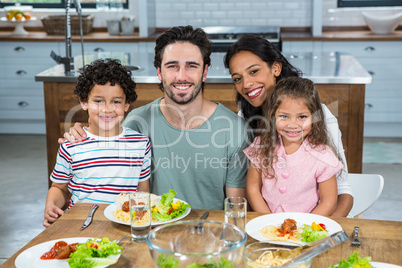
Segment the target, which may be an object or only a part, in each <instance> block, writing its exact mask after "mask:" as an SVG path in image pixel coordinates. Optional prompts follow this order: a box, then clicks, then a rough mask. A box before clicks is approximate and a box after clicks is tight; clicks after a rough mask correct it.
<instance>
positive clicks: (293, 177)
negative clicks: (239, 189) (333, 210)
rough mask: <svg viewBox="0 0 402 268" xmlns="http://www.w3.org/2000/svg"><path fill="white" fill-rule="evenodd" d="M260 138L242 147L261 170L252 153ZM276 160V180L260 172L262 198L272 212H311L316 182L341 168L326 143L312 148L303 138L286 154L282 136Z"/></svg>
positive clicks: (317, 198)
mask: <svg viewBox="0 0 402 268" xmlns="http://www.w3.org/2000/svg"><path fill="white" fill-rule="evenodd" d="M259 144H260V138H259V137H256V138H255V139H254V142H253V143H252V144H251V145H250V146H249V147H248V148H246V149H245V150H244V153H245V154H246V155H247V157H248V158H249V159H250V161H251V162H252V163H253V164H254V165H255V166H256V167H257V168H260V169H261V161H260V157H258V156H255V150H256V147H257V148H258V146H259ZM275 152H276V154H277V155H278V161H277V162H276V163H274V165H273V167H274V171H275V175H276V179H268V178H267V177H266V176H264V173H262V176H263V177H262V189H261V193H262V197H263V198H264V199H265V202H267V204H268V206H269V208H270V210H271V211H272V213H278V212H306V213H309V212H311V211H312V210H313V209H314V208H315V207H316V206H317V205H318V203H319V200H320V198H319V193H318V183H320V182H323V181H326V180H328V179H330V178H331V177H332V176H334V175H335V174H336V173H337V172H338V171H339V170H341V169H342V168H343V165H342V163H341V162H340V161H339V160H338V158H337V157H336V155H335V154H334V153H333V151H332V150H331V149H330V147H329V146H326V145H320V146H317V147H315V148H312V147H311V146H310V144H309V142H308V141H307V139H304V141H303V143H302V145H301V146H300V148H299V149H298V150H297V151H296V152H295V153H293V154H291V155H287V154H286V152H285V148H284V147H283V143H282V139H280V144H278V145H277V147H276V148H275Z"/></svg>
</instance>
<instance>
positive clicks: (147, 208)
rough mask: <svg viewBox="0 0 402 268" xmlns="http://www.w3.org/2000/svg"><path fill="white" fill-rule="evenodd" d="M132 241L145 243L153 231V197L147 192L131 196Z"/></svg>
mask: <svg viewBox="0 0 402 268" xmlns="http://www.w3.org/2000/svg"><path fill="white" fill-rule="evenodd" d="M129 200H130V225H131V240H133V241H134V242H145V240H146V238H147V234H148V232H149V231H150V230H151V218H152V216H151V195H150V194H149V193H147V192H136V193H133V194H130V196H129Z"/></svg>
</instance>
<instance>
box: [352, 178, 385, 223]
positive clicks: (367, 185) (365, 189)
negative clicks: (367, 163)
mask: <svg viewBox="0 0 402 268" xmlns="http://www.w3.org/2000/svg"><path fill="white" fill-rule="evenodd" d="M348 180H349V182H350V185H351V187H352V191H353V196H354V202H353V207H352V210H351V211H350V213H349V215H351V216H352V217H357V216H358V215H360V214H362V213H363V212H364V211H366V210H367V209H369V208H370V207H371V206H372V205H373V204H374V203H375V202H376V201H377V199H378V198H379V197H380V195H381V193H382V190H383V188H384V178H383V177H382V176H381V175H378V174H353V173H349V174H348Z"/></svg>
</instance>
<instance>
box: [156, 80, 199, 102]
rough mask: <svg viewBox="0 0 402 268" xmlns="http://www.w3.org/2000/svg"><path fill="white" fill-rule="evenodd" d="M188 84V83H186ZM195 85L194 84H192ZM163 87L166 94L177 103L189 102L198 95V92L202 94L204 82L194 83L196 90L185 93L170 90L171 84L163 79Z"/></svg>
mask: <svg viewBox="0 0 402 268" xmlns="http://www.w3.org/2000/svg"><path fill="white" fill-rule="evenodd" d="M186 84H188V83H186ZM192 85H194V84H192ZM163 89H164V91H165V92H166V95H167V96H168V97H169V98H170V99H171V100H173V101H174V102H175V103H177V104H181V105H184V104H187V103H190V102H192V101H193V100H194V99H195V98H196V97H197V96H198V94H200V92H201V89H202V82H201V81H200V82H199V83H198V84H196V85H194V91H193V92H192V93H191V94H188V93H185V94H180V93H178V94H176V95H175V94H174V93H173V92H172V91H171V90H170V86H169V85H168V84H166V82H165V81H163ZM186 95H187V97H186V98H183V97H184V96H186Z"/></svg>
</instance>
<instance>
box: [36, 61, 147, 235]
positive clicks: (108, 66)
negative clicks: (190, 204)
mask: <svg viewBox="0 0 402 268" xmlns="http://www.w3.org/2000/svg"><path fill="white" fill-rule="evenodd" d="M135 87H136V84H135V82H134V81H133V80H132V79H131V72H130V71H127V70H126V69H125V68H124V67H123V66H122V65H121V64H120V62H119V61H118V60H113V59H107V60H97V61H95V62H93V63H92V64H90V65H87V66H85V68H84V71H83V73H82V74H81V75H80V76H79V77H78V83H77V86H76V89H75V91H74V93H75V94H76V95H77V96H78V97H79V100H80V104H81V106H82V109H83V110H85V111H87V112H88V116H89V121H90V126H89V127H88V128H85V132H86V134H87V138H86V139H84V141H83V142H81V143H69V142H66V143H64V144H62V145H61V146H60V149H59V152H58V155H57V162H56V165H55V168H54V170H53V172H52V174H51V176H50V179H51V180H52V181H53V183H52V186H51V187H50V189H49V192H48V194H47V198H46V206H45V220H44V222H43V225H44V226H45V227H48V226H50V224H52V223H53V222H55V221H56V220H57V219H58V218H59V217H60V216H61V215H63V213H64V211H63V209H65V208H66V207H68V208H70V207H71V206H73V205H74V204H75V203H77V202H87V203H113V202H114V201H115V198H116V195H117V194H119V193H121V192H135V191H148V192H149V177H150V166H151V145H150V141H149V139H148V138H147V137H146V136H144V135H142V134H139V133H138V132H136V131H134V130H132V129H129V128H125V127H122V126H121V123H122V121H123V119H124V115H125V112H127V111H128V109H129V107H130V103H131V102H134V101H135V100H136V99H137V94H136V92H135Z"/></svg>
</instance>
